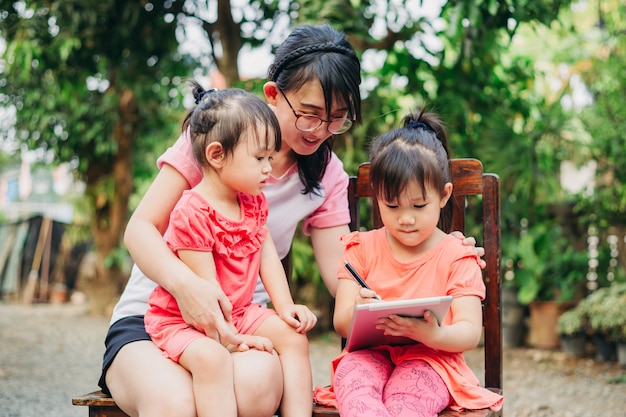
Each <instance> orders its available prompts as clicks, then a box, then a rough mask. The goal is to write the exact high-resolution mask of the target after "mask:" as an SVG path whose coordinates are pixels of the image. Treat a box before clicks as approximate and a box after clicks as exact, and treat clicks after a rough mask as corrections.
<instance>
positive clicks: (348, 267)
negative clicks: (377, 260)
mask: <svg viewBox="0 0 626 417" xmlns="http://www.w3.org/2000/svg"><path fill="white" fill-rule="evenodd" d="M344 266H345V267H346V269H347V270H348V272H350V274H351V275H352V276H353V277H354V279H355V281H356V282H358V283H359V285H360V286H361V287H363V288H367V289H368V290H370V291H371V290H372V289H371V288H370V287H369V285H367V283H366V282H365V281H363V278H361V276H360V275H359V273H358V272H356V271H355V270H354V268H353V267H352V265H350V263H349V262H344ZM374 298H376V299H377V300H380V299H381V298H380V297H379V296H378V295H376V296H375V297H374Z"/></svg>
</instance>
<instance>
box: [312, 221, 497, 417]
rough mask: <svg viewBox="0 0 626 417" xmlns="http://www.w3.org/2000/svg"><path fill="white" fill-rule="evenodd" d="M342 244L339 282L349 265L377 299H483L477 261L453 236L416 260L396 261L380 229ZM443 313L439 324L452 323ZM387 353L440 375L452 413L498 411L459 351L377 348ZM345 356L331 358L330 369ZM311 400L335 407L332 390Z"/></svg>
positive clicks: (318, 391)
mask: <svg viewBox="0 0 626 417" xmlns="http://www.w3.org/2000/svg"><path fill="white" fill-rule="evenodd" d="M342 241H343V243H344V245H345V246H346V250H345V252H344V255H343V258H342V262H341V267H340V268H339V270H338V273H337V275H338V277H339V278H340V279H353V278H352V276H351V275H350V274H349V273H348V271H346V270H345V268H344V267H343V264H344V262H349V263H350V264H351V265H352V266H353V267H354V269H355V270H356V271H357V272H358V273H359V274H360V275H361V277H362V278H363V280H364V281H365V282H367V284H368V285H369V286H370V288H371V289H372V290H374V291H376V293H377V294H378V295H379V296H381V297H382V299H383V300H397V299H408V298H419V297H433V296H440V295H451V296H453V297H461V296H468V295H469V296H476V297H479V298H480V299H481V300H483V299H484V298H485V284H484V282H483V280H482V274H481V271H480V266H479V265H478V260H479V259H478V257H477V255H476V253H475V252H474V248H473V247H471V246H465V245H463V244H462V242H461V241H460V240H459V239H457V238H456V237H454V236H446V237H445V238H444V239H443V240H442V241H441V242H439V243H438V244H437V245H436V246H435V247H434V248H433V249H431V250H430V251H428V252H427V253H426V254H424V255H423V256H422V257H420V258H418V259H416V260H413V261H409V262H400V261H398V260H396V259H395V258H394V256H393V254H392V253H391V248H390V247H389V244H388V243H387V238H386V230H385V228H381V229H377V230H371V231H368V232H354V233H351V234H349V235H347V236H343V237H342ZM452 319H453V317H452V314H451V312H449V313H448V314H447V316H446V318H445V319H444V322H443V324H442V325H444V326H445V325H449V324H450V323H451V322H452ZM375 349H384V350H386V351H388V352H389V354H390V358H391V360H392V361H393V362H394V363H396V364H397V363H400V362H401V361H403V360H411V359H421V360H424V361H426V362H427V363H428V364H430V366H432V367H433V369H435V371H436V372H437V373H438V374H439V375H440V376H441V378H442V379H443V381H444V382H445V384H446V386H447V387H448V391H449V392H450V395H451V397H452V402H451V404H450V408H452V409H457V410H460V409H481V408H492V409H494V410H498V409H500V408H501V407H502V400H503V398H502V396H501V395H498V394H495V393H493V392H492V391H489V390H487V389H485V388H482V387H481V386H480V382H479V381H478V378H477V377H476V375H475V374H474V372H473V371H472V370H471V369H470V368H469V366H468V365H467V363H466V362H465V358H464V357H463V353H451V352H444V351H439V350H436V349H432V348H430V347H428V346H426V345H424V344H421V343H418V344H415V345H405V346H379V347H377V348H375ZM346 353H347V352H342V354H341V355H340V356H339V357H337V358H336V359H334V360H333V362H332V371H333V373H334V371H335V370H336V368H337V365H338V364H339V362H340V361H341V359H342V358H343V356H344V355H345V354H346ZM315 400H316V401H317V402H319V403H320V404H325V405H333V406H336V402H335V398H334V393H333V392H332V387H330V388H321V387H318V388H317V389H316V392H315Z"/></svg>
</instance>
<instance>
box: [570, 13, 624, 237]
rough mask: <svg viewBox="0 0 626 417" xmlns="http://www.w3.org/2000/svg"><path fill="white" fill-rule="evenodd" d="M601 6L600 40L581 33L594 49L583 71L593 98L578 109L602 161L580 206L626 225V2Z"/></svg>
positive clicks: (603, 220) (604, 220)
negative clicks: (625, 100)
mask: <svg viewBox="0 0 626 417" xmlns="http://www.w3.org/2000/svg"><path fill="white" fill-rule="evenodd" d="M599 9H600V11H601V13H602V15H601V16H602V22H603V27H602V31H601V32H600V37H599V39H597V38H595V37H591V36H588V37H586V38H583V41H584V42H585V43H587V44H588V46H587V49H589V50H591V51H592V54H593V55H592V56H591V59H590V61H589V65H587V67H586V70H585V71H583V73H582V74H583V77H584V81H585V82H586V85H587V88H588V89H589V91H590V93H591V94H592V95H593V103H592V104H591V105H589V106H587V107H585V108H584V109H583V111H582V112H581V114H580V117H581V120H582V121H583V123H584V127H585V129H586V130H587V131H588V132H589V135H590V141H589V143H588V145H587V146H588V149H589V152H590V153H591V155H592V158H593V159H595V160H596V161H597V162H598V172H597V174H598V175H597V178H598V181H597V183H596V188H595V193H594V195H593V196H591V197H590V198H585V199H582V200H581V202H580V204H579V209H580V211H581V213H594V214H595V215H596V218H597V220H598V222H599V227H600V228H601V229H605V228H606V227H608V226H616V225H626V153H625V152H624V149H626V136H625V135H624V133H623V132H624V131H625V130H626V103H625V102H624V91H626V72H625V71H624V68H626V36H624V27H625V26H626V17H625V16H626V4H625V3H624V2H604V3H603V4H602V5H601V6H600V8H599ZM592 33H596V32H592ZM598 43H599V44H600V47H598ZM594 46H595V47H594ZM592 48H593V49H592Z"/></svg>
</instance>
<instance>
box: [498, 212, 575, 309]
mask: <svg viewBox="0 0 626 417" xmlns="http://www.w3.org/2000/svg"><path fill="white" fill-rule="evenodd" d="M507 256H509V257H511V258H512V259H513V260H514V264H515V265H516V268H515V281H514V285H515V286H516V287H517V289H518V293H517V297H518V300H519V301H520V303H522V304H529V303H530V302H532V301H535V300H537V301H549V300H556V301H571V300H574V299H575V298H576V296H577V295H579V294H580V292H581V290H582V286H583V284H584V282H585V279H586V272H585V271H586V265H587V255H586V254H585V253H584V252H580V251H577V250H575V249H574V248H573V247H572V245H571V243H570V242H569V241H568V239H567V238H566V237H565V236H564V235H563V232H562V230H561V228H560V227H559V226H557V225H549V224H546V223H540V224H538V225H536V226H534V227H531V228H529V229H528V231H527V232H526V233H525V234H523V235H522V236H521V237H520V238H519V240H518V243H517V247H516V248H515V251H514V252H513V253H509V254H507Z"/></svg>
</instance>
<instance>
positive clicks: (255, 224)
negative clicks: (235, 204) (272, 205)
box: [168, 190, 268, 259]
mask: <svg viewBox="0 0 626 417" xmlns="http://www.w3.org/2000/svg"><path fill="white" fill-rule="evenodd" d="M238 198H239V207H240V208H241V220H232V219H229V218H227V217H224V216H223V215H221V214H220V213H219V212H217V211H216V210H215V209H214V208H213V207H212V206H210V205H209V204H208V203H207V202H206V200H204V198H202V197H201V196H200V195H199V194H198V193H196V192H194V191H191V190H190V191H186V192H185V193H184V194H183V196H182V197H181V200H180V201H179V203H178V205H177V206H176V208H175V209H174V211H173V212H172V216H171V218H170V229H173V230H175V231H176V232H175V233H172V234H171V235H170V236H168V244H169V246H170V248H171V249H172V250H174V251H177V250H181V249H194V250H205V251H207V252H208V251H213V252H215V253H218V254H219V255H220V256H223V257H224V258H229V259H244V258H247V257H248V256H249V255H250V254H251V253H253V252H257V251H258V250H259V248H260V247H261V245H262V244H263V239H264V238H265V236H266V235H267V228H265V227H264V225H265V223H266V221H267V213H268V205H267V200H266V199H265V196H264V195H263V194H259V195H257V196H252V195H249V194H241V193H240V194H239V196H238Z"/></svg>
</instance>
